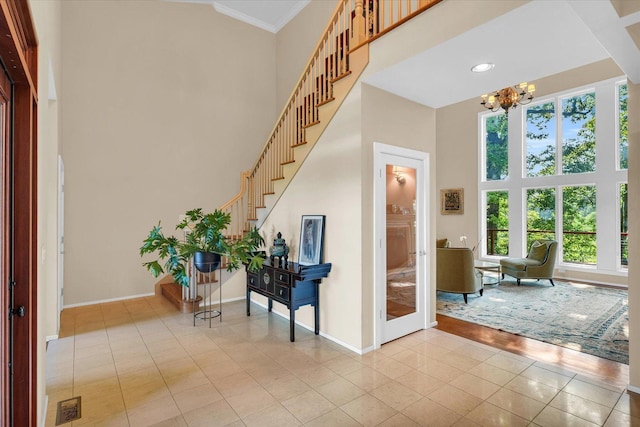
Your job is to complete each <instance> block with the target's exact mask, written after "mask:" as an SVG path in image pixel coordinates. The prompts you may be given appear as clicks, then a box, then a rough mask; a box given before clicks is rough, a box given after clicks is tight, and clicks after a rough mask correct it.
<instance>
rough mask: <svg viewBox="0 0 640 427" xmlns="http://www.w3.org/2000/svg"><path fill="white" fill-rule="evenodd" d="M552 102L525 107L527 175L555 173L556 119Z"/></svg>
mask: <svg viewBox="0 0 640 427" xmlns="http://www.w3.org/2000/svg"><path fill="white" fill-rule="evenodd" d="M555 115H556V113H555V105H554V103H553V102H545V103H544V104H540V105H535V106H532V107H529V108H527V117H526V120H527V124H526V126H527V128H526V141H527V146H526V148H527V153H526V156H527V157H526V159H527V162H526V167H527V176H543V175H555V173H556V120H555Z"/></svg>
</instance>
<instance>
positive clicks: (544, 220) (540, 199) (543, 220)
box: [527, 188, 556, 247]
mask: <svg viewBox="0 0 640 427" xmlns="http://www.w3.org/2000/svg"><path fill="white" fill-rule="evenodd" d="M555 238H556V190H555V188H535V189H529V190H527V247H530V246H531V243H533V241H534V240H538V239H542V240H555Z"/></svg>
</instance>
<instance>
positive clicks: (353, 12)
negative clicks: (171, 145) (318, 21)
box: [161, 0, 442, 312]
mask: <svg viewBox="0 0 640 427" xmlns="http://www.w3.org/2000/svg"><path fill="white" fill-rule="evenodd" d="M440 1H442V0H338V4H337V6H336V9H335V10H334V12H333V15H332V17H331V18H330V20H329V23H328V24H327V26H326V27H325V30H324V32H323V33H322V36H321V37H320V40H319V41H318V44H317V45H316V48H315V49H314V51H313V53H312V55H311V58H310V59H309V61H308V62H307V65H306V66H305V68H304V71H303V72H302V75H301V76H300V79H299V80H298V82H297V83H296V85H295V87H294V90H293V92H292V94H291V96H290V97H289V101H288V102H287V104H286V105H285V107H284V109H283V110H282V113H281V114H280V116H279V118H278V120H277V122H276V124H275V126H274V128H273V130H272V131H271V134H270V136H269V138H268V139H267V142H266V143H265V145H264V147H263V148H262V151H261V152H260V155H259V157H258V160H257V161H256V163H255V165H254V166H253V168H252V169H251V170H249V171H247V172H243V173H242V176H241V185H240V191H239V192H238V194H237V195H236V196H235V197H234V198H233V199H231V200H230V201H229V202H227V203H226V204H224V205H223V206H222V207H221V208H220V210H222V211H223V212H228V213H230V214H231V223H230V225H229V227H228V228H227V231H226V233H225V234H226V235H227V237H229V238H236V237H238V236H241V235H242V234H243V233H245V232H247V231H248V230H249V229H250V228H251V227H252V226H253V225H254V224H256V221H257V220H258V209H264V208H267V204H266V201H265V196H274V197H276V198H277V197H278V196H279V195H278V194H276V187H275V184H276V183H278V182H282V181H285V182H289V181H290V180H291V179H292V177H293V175H294V174H295V172H296V171H297V168H296V164H297V167H299V165H300V164H302V162H303V161H304V159H305V158H306V155H307V154H308V153H309V151H310V147H312V146H313V145H314V144H315V142H316V141H317V140H318V139H319V138H320V135H321V132H322V130H324V128H326V126H327V124H328V123H329V121H330V120H331V118H332V117H333V114H335V112H336V111H337V109H338V106H339V105H340V104H341V103H342V101H343V100H344V99H345V98H346V96H347V95H348V93H349V91H350V90H351V88H352V87H353V85H354V84H355V83H356V81H357V78H358V77H359V75H360V74H361V73H362V71H364V68H365V67H366V65H367V63H368V58H369V56H368V49H367V48H368V44H369V43H370V42H372V41H373V40H375V39H377V38H379V37H380V36H382V35H384V34H386V33H387V32H389V31H391V30H393V29H394V28H397V27H398V26H400V25H401V24H403V23H404V22H406V21H408V20H409V19H411V18H413V17H415V16H417V15H418V14H420V13H422V12H423V11H425V10H427V9H429V8H430V7H432V6H434V5H435V4H437V3H439V2H440ZM363 51H365V54H362V52H363ZM343 82H344V83H343ZM336 85H344V86H345V87H342V88H340V90H338V88H339V87H338V86H336ZM334 86H335V87H334ZM332 104H334V105H335V104H337V105H336V106H335V107H334V108H330V106H331V105H332ZM321 116H322V117H321ZM321 118H322V120H321ZM318 128H320V129H321V130H318V131H316V129H318ZM302 147H304V148H302ZM288 165H293V166H290V167H288ZM285 168H286V171H287V172H288V173H289V175H290V176H285ZM285 188H286V184H285V186H284V187H283V186H280V188H279V191H280V193H282V192H283V191H284V189H285ZM275 201H277V199H276V200H274V201H273V203H272V205H271V206H270V207H273V205H274V204H275ZM256 225H259V224H256ZM223 263H224V260H223ZM220 280H222V278H220ZM161 288H162V293H163V295H165V296H166V297H167V298H168V299H169V300H171V301H172V302H173V303H174V304H175V305H176V306H177V307H178V308H180V309H181V310H182V311H183V312H191V311H192V310H193V307H194V305H193V304H192V303H191V302H190V300H189V299H188V293H186V289H180V286H179V285H177V284H175V283H162V284H161ZM180 294H182V298H180ZM205 299H206V297H205ZM198 301H200V300H198Z"/></svg>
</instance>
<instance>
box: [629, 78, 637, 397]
mask: <svg viewBox="0 0 640 427" xmlns="http://www.w3.org/2000/svg"><path fill="white" fill-rule="evenodd" d="M628 88H629V103H628V108H629V119H630V120H629V176H628V178H629V235H630V236H638V235H640V221H639V219H640V189H639V187H638V185H637V184H638V183H639V182H640V120H637V118H639V117H640V85H638V84H633V83H632V82H629V83H628ZM632 118H636V120H633V119H632ZM633 184H635V185H633ZM639 262H640V239H637V238H632V239H629V384H630V385H631V386H632V387H633V388H634V390H633V391H635V392H636V393H640V286H639V284H640V265H639V264H638V263H639Z"/></svg>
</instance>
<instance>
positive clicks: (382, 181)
mask: <svg viewBox="0 0 640 427" xmlns="http://www.w3.org/2000/svg"><path fill="white" fill-rule="evenodd" d="M385 155H391V156H397V157H404V158H407V159H414V160H418V161H421V162H422V164H423V168H422V169H423V171H424V173H423V174H422V176H416V184H417V185H416V207H417V209H416V211H417V212H418V213H423V214H422V215H418V216H416V241H417V246H418V247H417V252H418V253H417V254H416V255H417V256H416V273H417V274H416V283H417V284H420V283H422V284H423V287H424V289H422V292H421V293H420V291H419V293H418V295H422V301H421V302H422V304H423V307H424V310H423V311H424V319H421V321H422V328H423V329H426V328H427V327H428V325H429V319H430V318H431V316H430V314H431V313H430V311H431V304H430V300H431V295H430V290H431V284H430V277H431V273H430V262H429V260H430V259H431V256H430V245H429V244H428V242H429V241H430V240H429V228H430V212H429V209H428V205H429V188H430V187H429V179H430V171H429V154H428V153H425V152H421V151H417V150H412V149H409V148H402V147H395V146H392V145H387V144H382V143H379V142H374V143H373V157H374V159H373V164H374V168H373V169H374V170H373V172H374V177H373V182H374V184H373V223H374V250H373V252H374V271H373V282H374V297H373V304H374V307H373V324H374V348H375V349H378V348H380V346H381V345H382V344H383V342H382V341H383V328H384V324H385V322H386V314H385V313H386V299H385V295H386V280H387V274H386V255H387V254H386V252H387V250H386V244H385V242H386V229H387V228H386V203H385V201H386V191H387V190H386V176H385V173H384V172H383V171H384V170H385V164H386V163H385V161H384V160H383V156H385ZM418 175H419V174H418ZM418 274H419V276H420V277H418Z"/></svg>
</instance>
